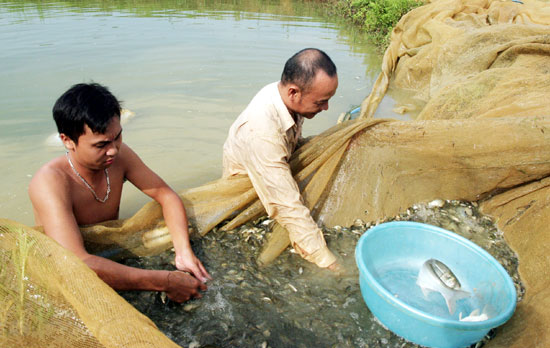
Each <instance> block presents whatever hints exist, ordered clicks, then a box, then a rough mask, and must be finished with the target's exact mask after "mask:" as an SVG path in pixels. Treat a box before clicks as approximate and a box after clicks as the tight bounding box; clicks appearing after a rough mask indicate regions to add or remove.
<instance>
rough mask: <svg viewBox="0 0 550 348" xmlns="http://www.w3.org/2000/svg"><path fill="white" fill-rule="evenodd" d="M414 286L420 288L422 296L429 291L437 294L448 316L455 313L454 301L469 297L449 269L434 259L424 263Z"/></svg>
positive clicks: (426, 294)
mask: <svg viewBox="0 0 550 348" xmlns="http://www.w3.org/2000/svg"><path fill="white" fill-rule="evenodd" d="M416 284H417V285H418V286H420V289H422V293H423V294H424V296H428V294H429V293H430V292H431V291H436V292H439V293H440V294H441V295H442V296H443V298H444V299H445V303H447V308H448V309H449V313H450V314H453V313H454V312H455V303H456V301H458V300H459V299H462V298H466V297H470V293H469V292H468V291H464V290H462V289H461V285H460V282H459V281H458V279H457V277H456V276H455V275H454V273H453V272H452V271H451V270H450V269H449V267H447V266H446V265H445V264H444V263H443V262H441V261H438V260H436V259H429V260H428V261H426V262H424V264H423V265H422V267H421V268H420V272H419V273H418V278H417V279H416Z"/></svg>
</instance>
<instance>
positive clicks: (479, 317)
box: [458, 307, 489, 321]
mask: <svg viewBox="0 0 550 348" xmlns="http://www.w3.org/2000/svg"><path fill="white" fill-rule="evenodd" d="M458 319H459V320H460V321H484V320H488V319H489V315H488V314H487V309H486V307H485V308H483V311H482V312H480V311H479V309H478V308H476V309H474V310H473V311H472V313H470V315H469V316H467V317H464V318H463V317H462V312H460V313H459V314H458Z"/></svg>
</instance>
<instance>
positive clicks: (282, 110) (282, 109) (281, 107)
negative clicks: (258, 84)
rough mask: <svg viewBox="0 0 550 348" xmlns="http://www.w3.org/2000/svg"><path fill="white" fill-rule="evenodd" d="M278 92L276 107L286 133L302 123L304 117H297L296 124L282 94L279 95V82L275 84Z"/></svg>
mask: <svg viewBox="0 0 550 348" xmlns="http://www.w3.org/2000/svg"><path fill="white" fill-rule="evenodd" d="M273 84H274V86H275V90H276V92H277V93H276V97H275V100H274V102H275V107H276V108H277V113H278V114H279V116H280V117H281V123H282V126H283V129H284V130H285V132H286V131H287V130H289V129H290V128H292V127H294V126H295V125H296V123H300V122H301V121H302V118H303V117H302V116H300V115H296V121H297V122H294V118H292V115H291V114H290V112H289V111H288V108H287V107H286V105H285V103H284V102H283V98H281V94H280V93H279V88H278V86H279V82H274V83H273Z"/></svg>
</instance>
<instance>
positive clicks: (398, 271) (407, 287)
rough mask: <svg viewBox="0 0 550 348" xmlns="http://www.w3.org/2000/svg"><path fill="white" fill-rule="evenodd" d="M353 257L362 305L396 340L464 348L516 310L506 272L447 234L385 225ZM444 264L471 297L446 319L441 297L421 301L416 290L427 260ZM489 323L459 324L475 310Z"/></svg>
mask: <svg viewBox="0 0 550 348" xmlns="http://www.w3.org/2000/svg"><path fill="white" fill-rule="evenodd" d="M355 258H356V261H357V266H358V267H359V283H360V286H361V293H362V295H363V298H364V300H365V303H366V304H367V306H368V307H369V309H370V311H371V312H372V314H373V315H374V316H375V317H376V318H378V320H379V321H380V322H381V323H382V324H383V325H384V326H386V327H387V328H388V329H390V330H391V331H393V332H394V333H396V334H397V335H399V336H401V337H403V338H405V339H406V340H408V341H411V342H414V343H416V344H420V345H423V346H427V347H439V348H452V347H467V346H469V345H471V344H473V343H476V342H478V341H480V340H481V339H482V338H483V336H484V335H485V334H487V332H488V331H489V330H490V329H492V328H494V327H497V326H500V325H502V324H503V323H505V322H506V321H507V320H508V319H510V317H511V316H512V314H513V313H514V310H515V308H516V290H515V287H514V284H513V282H512V279H511V278H510V276H509V275H508V273H507V272H506V271H505V270H504V268H503V267H502V266H501V265H500V264H499V263H498V261H496V260H495V259H494V258H493V257H492V256H491V255H489V254H488V253H487V252H486V251H484V250H483V249H481V248H480V247H479V246H477V245H476V244H474V243H472V242H470V241H469V240H467V239H465V238H463V237H461V236H459V235H457V234H454V233H452V232H449V231H447V230H445V229H442V228H439V227H436V226H432V225H427V224H422V223H417V222H389V223H384V224H380V225H378V226H375V227H373V228H371V229H370V230H368V231H367V232H365V233H364V234H363V235H362V236H361V238H360V239H359V242H358V244H357V247H356V250H355ZM432 258H433V259H437V260H439V261H441V262H443V263H444V264H446V265H447V266H448V267H449V268H450V269H451V270H452V271H453V273H454V274H455V275H456V276H457V278H458V279H459V281H460V283H461V284H462V289H463V290H466V291H469V292H471V293H472V296H471V297H470V298H467V299H462V300H459V301H457V310H456V311H455V313H453V314H452V315H451V314H449V311H448V309H447V306H446V304H445V301H444V299H443V297H442V296H441V295H440V294H439V293H437V292H433V293H430V294H429V295H428V297H425V296H424V295H423V294H422V291H421V290H420V287H419V286H418V285H416V279H417V276H418V272H419V271H420V267H421V266H422V264H423V263H424V262H425V261H426V260H428V259H432ZM475 309H478V310H480V311H485V312H486V313H487V314H488V315H489V319H487V320H483V321H475V322H466V321H460V320H459V315H460V313H462V317H465V316H468V315H469V314H470V313H471V312H472V311H473V310H475Z"/></svg>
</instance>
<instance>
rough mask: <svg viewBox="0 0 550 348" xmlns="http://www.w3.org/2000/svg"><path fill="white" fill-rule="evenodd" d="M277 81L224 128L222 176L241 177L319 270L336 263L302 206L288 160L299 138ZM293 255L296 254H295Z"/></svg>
mask: <svg viewBox="0 0 550 348" xmlns="http://www.w3.org/2000/svg"><path fill="white" fill-rule="evenodd" d="M277 86H278V82H274V83H271V84H269V85H267V86H265V87H264V88H262V89H261V90H260V91H259V92H258V94H256V96H255V97H254V98H253V99H252V101H251V102H250V104H248V106H247V107H246V109H245V110H244V111H243V112H242V113H241V114H240V115H239V117H238V118H237V120H236V121H235V122H234V123H233V125H232V126H231V128H230V129H229V135H228V137H227V140H226V141H225V144H224V146H223V176H224V177H228V176H232V175H237V174H247V175H248V176H249V178H250V181H251V182H252V185H253V186H254V189H255V190H256V193H257V194H258V197H259V198H260V201H261V202H262V204H263V206H264V208H265V210H266V212H267V214H268V215H269V216H270V217H271V218H273V219H275V220H276V221H277V222H278V223H280V224H281V225H282V226H283V227H284V228H285V229H286V230H287V231H288V232H289V237H290V241H291V243H292V245H293V246H294V245H295V244H297V245H298V246H299V247H300V248H301V249H302V250H304V251H305V252H306V253H307V255H302V256H303V257H304V258H305V259H306V260H308V261H310V262H313V263H315V264H317V265H318V266H320V267H328V266H330V265H331V264H332V263H334V262H335V261H336V258H335V257H334V255H333V254H332V253H331V252H330V250H329V249H328V248H327V246H326V242H325V239H324V237H323V234H322V232H321V230H320V229H319V227H318V226H317V224H316V223H315V221H313V219H312V218H311V214H310V211H309V209H308V208H307V207H305V206H304V203H303V201H302V197H301V195H300V190H299V188H298V185H297V184H296V181H295V180H294V178H293V177H292V173H291V171H290V166H289V164H288V161H289V160H290V156H291V154H292V152H293V151H294V149H295V148H296V144H297V142H298V139H299V138H300V136H301V134H302V123H303V122H304V119H303V117H301V116H296V118H297V119H296V122H295V121H294V119H293V118H292V116H291V115H290V113H289V111H288V109H287V107H286V106H285V104H284V103H283V100H282V99H281V96H280V94H279V90H278V88H277ZM298 251H300V250H299V249H298Z"/></svg>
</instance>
